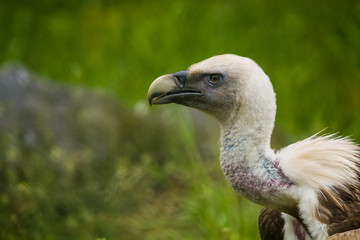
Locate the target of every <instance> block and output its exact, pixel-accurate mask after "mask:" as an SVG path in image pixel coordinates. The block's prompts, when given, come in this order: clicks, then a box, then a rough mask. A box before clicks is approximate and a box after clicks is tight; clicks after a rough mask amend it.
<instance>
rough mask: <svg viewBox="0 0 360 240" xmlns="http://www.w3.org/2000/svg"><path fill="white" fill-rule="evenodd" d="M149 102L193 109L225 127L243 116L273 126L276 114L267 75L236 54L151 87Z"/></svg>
mask: <svg viewBox="0 0 360 240" xmlns="http://www.w3.org/2000/svg"><path fill="white" fill-rule="evenodd" d="M148 100H149V103H150V105H152V104H166V103H177V104H182V105H185V106H188V107H193V108H196V109H199V110H201V111H204V112H206V113H208V114H210V115H213V116H214V117H216V118H217V119H218V120H219V121H220V122H221V123H222V124H226V123H228V122H229V121H230V122H231V121H233V120H234V119H237V118H239V116H238V115H239V114H242V116H243V117H246V118H250V119H248V120H249V121H254V120H256V119H258V120H259V119H261V120H262V121H264V120H265V119H267V120H268V121H270V122H271V121H274V117H275V110H276V105H275V93H274V90H273V88H272V85H271V83H270V81H269V78H268V77H267V76H266V74H265V73H264V72H263V71H262V69H261V68H260V67H259V66H258V65H257V64H256V63H255V62H254V61H253V60H251V59H249V58H245V57H240V56H237V55H233V54H224V55H218V56H214V57H211V58H209V59H206V60H204V61H201V62H199V63H196V64H193V65H191V66H190V67H189V68H188V69H187V70H184V71H179V72H176V73H173V74H166V75H163V76H160V77H159V78H157V79H156V80H155V81H154V82H153V83H152V84H151V86H150V88H149V91H148ZM249 121H248V122H249ZM269 125H270V127H271V126H272V124H271V123H270V124H269Z"/></svg>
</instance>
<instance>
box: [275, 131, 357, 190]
mask: <svg viewBox="0 0 360 240" xmlns="http://www.w3.org/2000/svg"><path fill="white" fill-rule="evenodd" d="M359 151H360V149H359V147H358V146H357V145H356V144H354V143H353V142H352V141H351V140H350V139H349V138H347V137H336V136H335V134H331V135H325V136H318V135H314V136H311V137H309V138H307V139H305V140H302V141H299V142H296V143H294V144H291V145H289V146H287V147H285V148H284V149H283V150H281V151H280V152H278V153H277V157H278V158H279V159H280V167H281V168H282V169H283V172H284V174H285V175H286V176H287V177H288V178H289V179H290V180H291V181H293V182H294V183H296V185H299V186H304V187H309V188H311V189H314V190H316V189H319V188H326V189H329V190H330V189H331V188H332V187H334V186H339V187H343V186H344V185H346V184H352V183H354V182H356V181H357V177H358V165H357V164H359V159H358V156H357V155H356V154H354V153H358V152H359Z"/></svg>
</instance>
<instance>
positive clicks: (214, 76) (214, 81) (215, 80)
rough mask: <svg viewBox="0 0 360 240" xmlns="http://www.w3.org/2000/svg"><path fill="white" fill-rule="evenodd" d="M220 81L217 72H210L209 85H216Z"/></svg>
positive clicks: (220, 78)
mask: <svg viewBox="0 0 360 240" xmlns="http://www.w3.org/2000/svg"><path fill="white" fill-rule="evenodd" d="M221 82H222V77H221V76H220V75H219V74H212V75H210V76H209V83H210V84H211V85H218V84H220V83H221Z"/></svg>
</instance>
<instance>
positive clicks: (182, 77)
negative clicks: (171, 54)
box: [173, 71, 188, 88]
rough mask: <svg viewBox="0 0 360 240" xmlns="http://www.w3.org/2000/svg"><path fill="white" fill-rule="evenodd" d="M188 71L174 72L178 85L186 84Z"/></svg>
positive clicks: (180, 86)
mask: <svg viewBox="0 0 360 240" xmlns="http://www.w3.org/2000/svg"><path fill="white" fill-rule="evenodd" d="M187 75H188V71H180V72H176V73H174V74H173V76H174V78H175V82H176V85H178V87H179V88H182V87H184V86H185V84H186V80H187Z"/></svg>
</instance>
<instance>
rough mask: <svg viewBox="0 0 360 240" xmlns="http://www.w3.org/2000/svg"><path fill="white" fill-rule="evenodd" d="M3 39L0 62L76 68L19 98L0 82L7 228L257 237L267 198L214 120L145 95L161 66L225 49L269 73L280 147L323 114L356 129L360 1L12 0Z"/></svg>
mask: <svg viewBox="0 0 360 240" xmlns="http://www.w3.org/2000/svg"><path fill="white" fill-rule="evenodd" d="M0 47H1V51H0V63H5V62H7V61H9V60H15V61H18V62H20V63H22V64H24V65H25V66H27V67H28V68H30V69H31V70H32V71H34V72H36V73H38V74H41V75H42V76H46V77H47V78H48V79H51V80H53V81H57V82H60V81H62V82H65V86H63V85H60V86H58V85H56V86H55V87H50V86H52V84H54V82H50V80H48V82H46V83H39V84H38V85H35V87H30V88H29V89H28V88H26V91H25V92H24V93H23V94H22V95H21V96H29V98H22V100H21V101H20V100H19V101H20V103H19V104H20V105H18V104H17V103H16V104H15V103H14V104H12V103H11V101H17V100H15V96H13V95H12V94H9V92H6V91H8V90H6V89H7V88H5V87H3V88H2V91H1V90H0V94H1V95H0V99H2V101H3V102H0V124H1V126H0V127H1V134H0V143H1V145H0V157H1V159H0V214H1V218H0V238H1V239H214V240H215V239H256V238H258V233H257V226H256V221H257V220H256V219H257V212H258V209H259V207H257V206H255V205H254V204H252V203H249V202H248V201H246V200H245V199H243V198H241V197H239V196H237V195H236V194H235V193H234V192H233V191H232V190H231V189H230V187H229V186H228V185H227V183H226V182H225V180H224V177H223V176H222V173H221V170H220V167H219V164H218V145H217V134H218V129H217V127H216V124H214V122H212V121H211V122H210V123H209V124H205V125H204V124H203V122H204V121H208V120H209V119H208V118H207V117H204V116H202V115H200V114H195V115H194V113H192V114H189V113H188V112H187V111H186V110H185V109H184V108H183V107H175V106H156V107H153V108H152V109H149V108H148V107H147V106H146V91H147V88H148V86H149V84H150V83H151V82H152V80H154V79H155V78H156V77H157V76H159V75H162V74H164V73H170V72H174V71H178V70H182V69H184V68H186V67H188V65H189V64H191V63H194V62H197V61H200V60H202V59H204V58H207V57H210V56H212V55H215V54H220V53H228V52H230V53H235V54H239V55H243V56H248V57H251V58H253V59H254V60H255V61H257V62H258V63H259V64H260V65H261V66H262V67H263V69H264V70H265V72H266V73H267V74H268V75H269V76H270V78H271V79H272V82H273V85H274V88H275V91H276V93H277V99H278V115H277V122H276V128H275V132H274V140H273V145H274V146H275V147H276V148H280V147H282V146H284V145H286V144H289V143H291V142H292V141H295V140H298V139H301V138H303V137H306V136H309V135H311V134H313V133H315V132H318V131H320V130H322V129H324V128H326V127H328V128H327V130H326V131H325V132H340V133H341V134H342V135H352V137H353V138H354V139H357V140H358V142H360V110H359V109H360V96H359V93H360V2H359V1H356V0H349V1H332V0H331V1H325V0H320V1H310V0H305V1H297V2H295V1H292V2H291V3H290V2H289V1H285V0H279V1H260V0H255V1H249V0H248V1H215V0H211V1H203V2H202V1H198V2H194V1H190V0H184V1H145V0H143V1H142V0H135V1H100V0H88V1H70V0H69V1H58V0H54V1H47V0H39V1H25V0H23V1H12V0H3V1H0ZM43 85H44V86H48V87H50V90H49V89H48V88H47V87H44V86H43ZM79 85H80V86H87V89H86V90H83V89H81V88H79ZM89 88H90V89H91V88H95V89H97V90H98V89H101V91H102V92H107V94H109V95H111V96H112V97H111V98H110V97H105V96H103V94H99V93H93V91H92V90H90V89H89ZM59 94H60V95H59ZM8 95H10V96H8ZM59 96H60V97H59ZM5 97H8V98H7V99H8V100H9V99H10V100H11V101H10V102H9V101H8V102H4V99H5ZM29 99H33V101H31V104H26V103H27V102H28V101H29ZM114 99H116V100H114ZM119 102H122V104H120V103H119ZM21 104H24V108H21V107H20V108H16V107H14V106H23V105H21ZM24 112H25V113H26V114H25V113H24ZM29 129H30V130H31V131H30V132H28V130H29ZM34 136H37V137H36V138H35V139H36V141H35V143H36V144H32V143H34V140H33V139H34ZM204 139H206V140H204ZM29 143H30V144H29Z"/></svg>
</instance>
